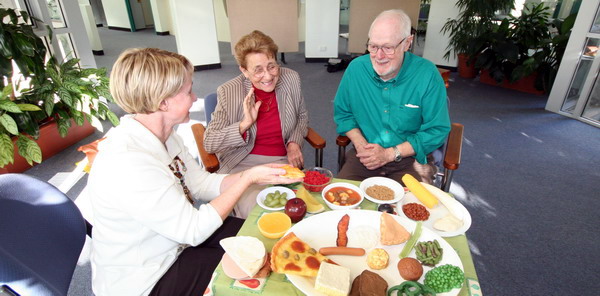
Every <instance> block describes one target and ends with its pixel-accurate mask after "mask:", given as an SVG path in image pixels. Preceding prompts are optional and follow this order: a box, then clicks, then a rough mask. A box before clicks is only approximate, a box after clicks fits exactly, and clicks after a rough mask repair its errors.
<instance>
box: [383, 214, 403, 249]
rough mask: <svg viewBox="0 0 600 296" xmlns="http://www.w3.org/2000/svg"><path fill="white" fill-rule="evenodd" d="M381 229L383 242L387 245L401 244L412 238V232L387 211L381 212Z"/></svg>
mask: <svg viewBox="0 0 600 296" xmlns="http://www.w3.org/2000/svg"><path fill="white" fill-rule="evenodd" d="M379 231H380V234H381V236H380V241H381V244H382V245H385V246H390V245H397V244H401V243H403V242H405V241H407V240H408V239H409V238H410V233H409V232H408V231H407V230H406V228H404V227H402V225H400V224H399V223H398V222H396V219H394V217H392V216H391V215H390V214H388V213H386V212H382V213H381V223H380V226H379Z"/></svg>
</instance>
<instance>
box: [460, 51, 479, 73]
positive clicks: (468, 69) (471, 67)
mask: <svg viewBox="0 0 600 296" xmlns="http://www.w3.org/2000/svg"><path fill="white" fill-rule="evenodd" d="M457 56H458V76H460V77H462V78H469V79H473V78H475V77H476V76H477V69H475V61H473V62H471V63H470V64H467V62H468V61H469V58H470V56H468V55H466V54H464V53H459V54H458V55H457Z"/></svg>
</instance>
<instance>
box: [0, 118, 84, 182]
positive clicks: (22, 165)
mask: <svg viewBox="0 0 600 296" xmlns="http://www.w3.org/2000/svg"><path fill="white" fill-rule="evenodd" d="M94 130H95V128H94V127H93V126H92V125H91V124H90V123H89V122H88V121H85V123H84V124H83V125H82V126H79V125H77V124H75V122H71V128H69V132H68V133H67V136H66V137H64V138H63V137H61V136H60V134H59V133H58V126H57V123H56V122H55V121H50V122H48V123H46V124H44V125H43V126H41V127H40V137H39V138H38V139H37V140H36V142H37V143H38V145H39V146H40V149H41V150H42V159H43V160H44V159H48V158H50V157H52V156H54V155H55V154H58V153H59V152H61V151H62V150H64V149H65V148H67V147H69V146H71V145H73V144H75V143H77V142H79V141H80V140H82V139H83V138H85V137H87V136H89V135H91V134H93V133H94ZM12 140H13V145H14V144H15V142H16V141H17V138H16V137H13V139H12ZM14 156H15V161H14V163H12V164H9V165H6V166H5V167H3V168H0V174H6V173H22V172H24V171H26V170H28V169H30V168H31V167H32V166H30V165H29V164H28V163H27V161H26V160H25V158H23V157H22V156H21V155H19V153H18V152H17V146H16V145H15V152H14ZM34 165H36V163H34Z"/></svg>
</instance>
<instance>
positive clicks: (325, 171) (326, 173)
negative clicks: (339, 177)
mask: <svg viewBox="0 0 600 296" xmlns="http://www.w3.org/2000/svg"><path fill="white" fill-rule="evenodd" d="M309 172H318V173H320V174H321V175H322V176H324V177H325V178H327V181H326V182H323V183H321V182H320V184H310V183H307V182H306V181H307V180H306V176H305V177H304V182H302V185H303V186H304V188H306V190H308V191H310V192H321V191H322V190H323V188H325V186H327V185H329V184H331V181H332V180H333V173H332V172H331V171H330V170H328V169H326V168H320V167H314V168H311V169H307V170H304V174H308V175H309V177H310V174H312V173H309ZM323 179H324V178H323ZM310 181H311V180H309V182H310Z"/></svg>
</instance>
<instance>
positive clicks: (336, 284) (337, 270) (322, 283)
mask: <svg viewBox="0 0 600 296" xmlns="http://www.w3.org/2000/svg"><path fill="white" fill-rule="evenodd" d="M315 289H316V290H317V291H319V292H321V293H323V294H325V295H328V296H346V295H348V293H349V292H350V269H349V268H347V267H343V266H339V265H335V264H331V263H327V262H323V263H321V267H320V268H319V273H318V274H317V280H316V282H315Z"/></svg>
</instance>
